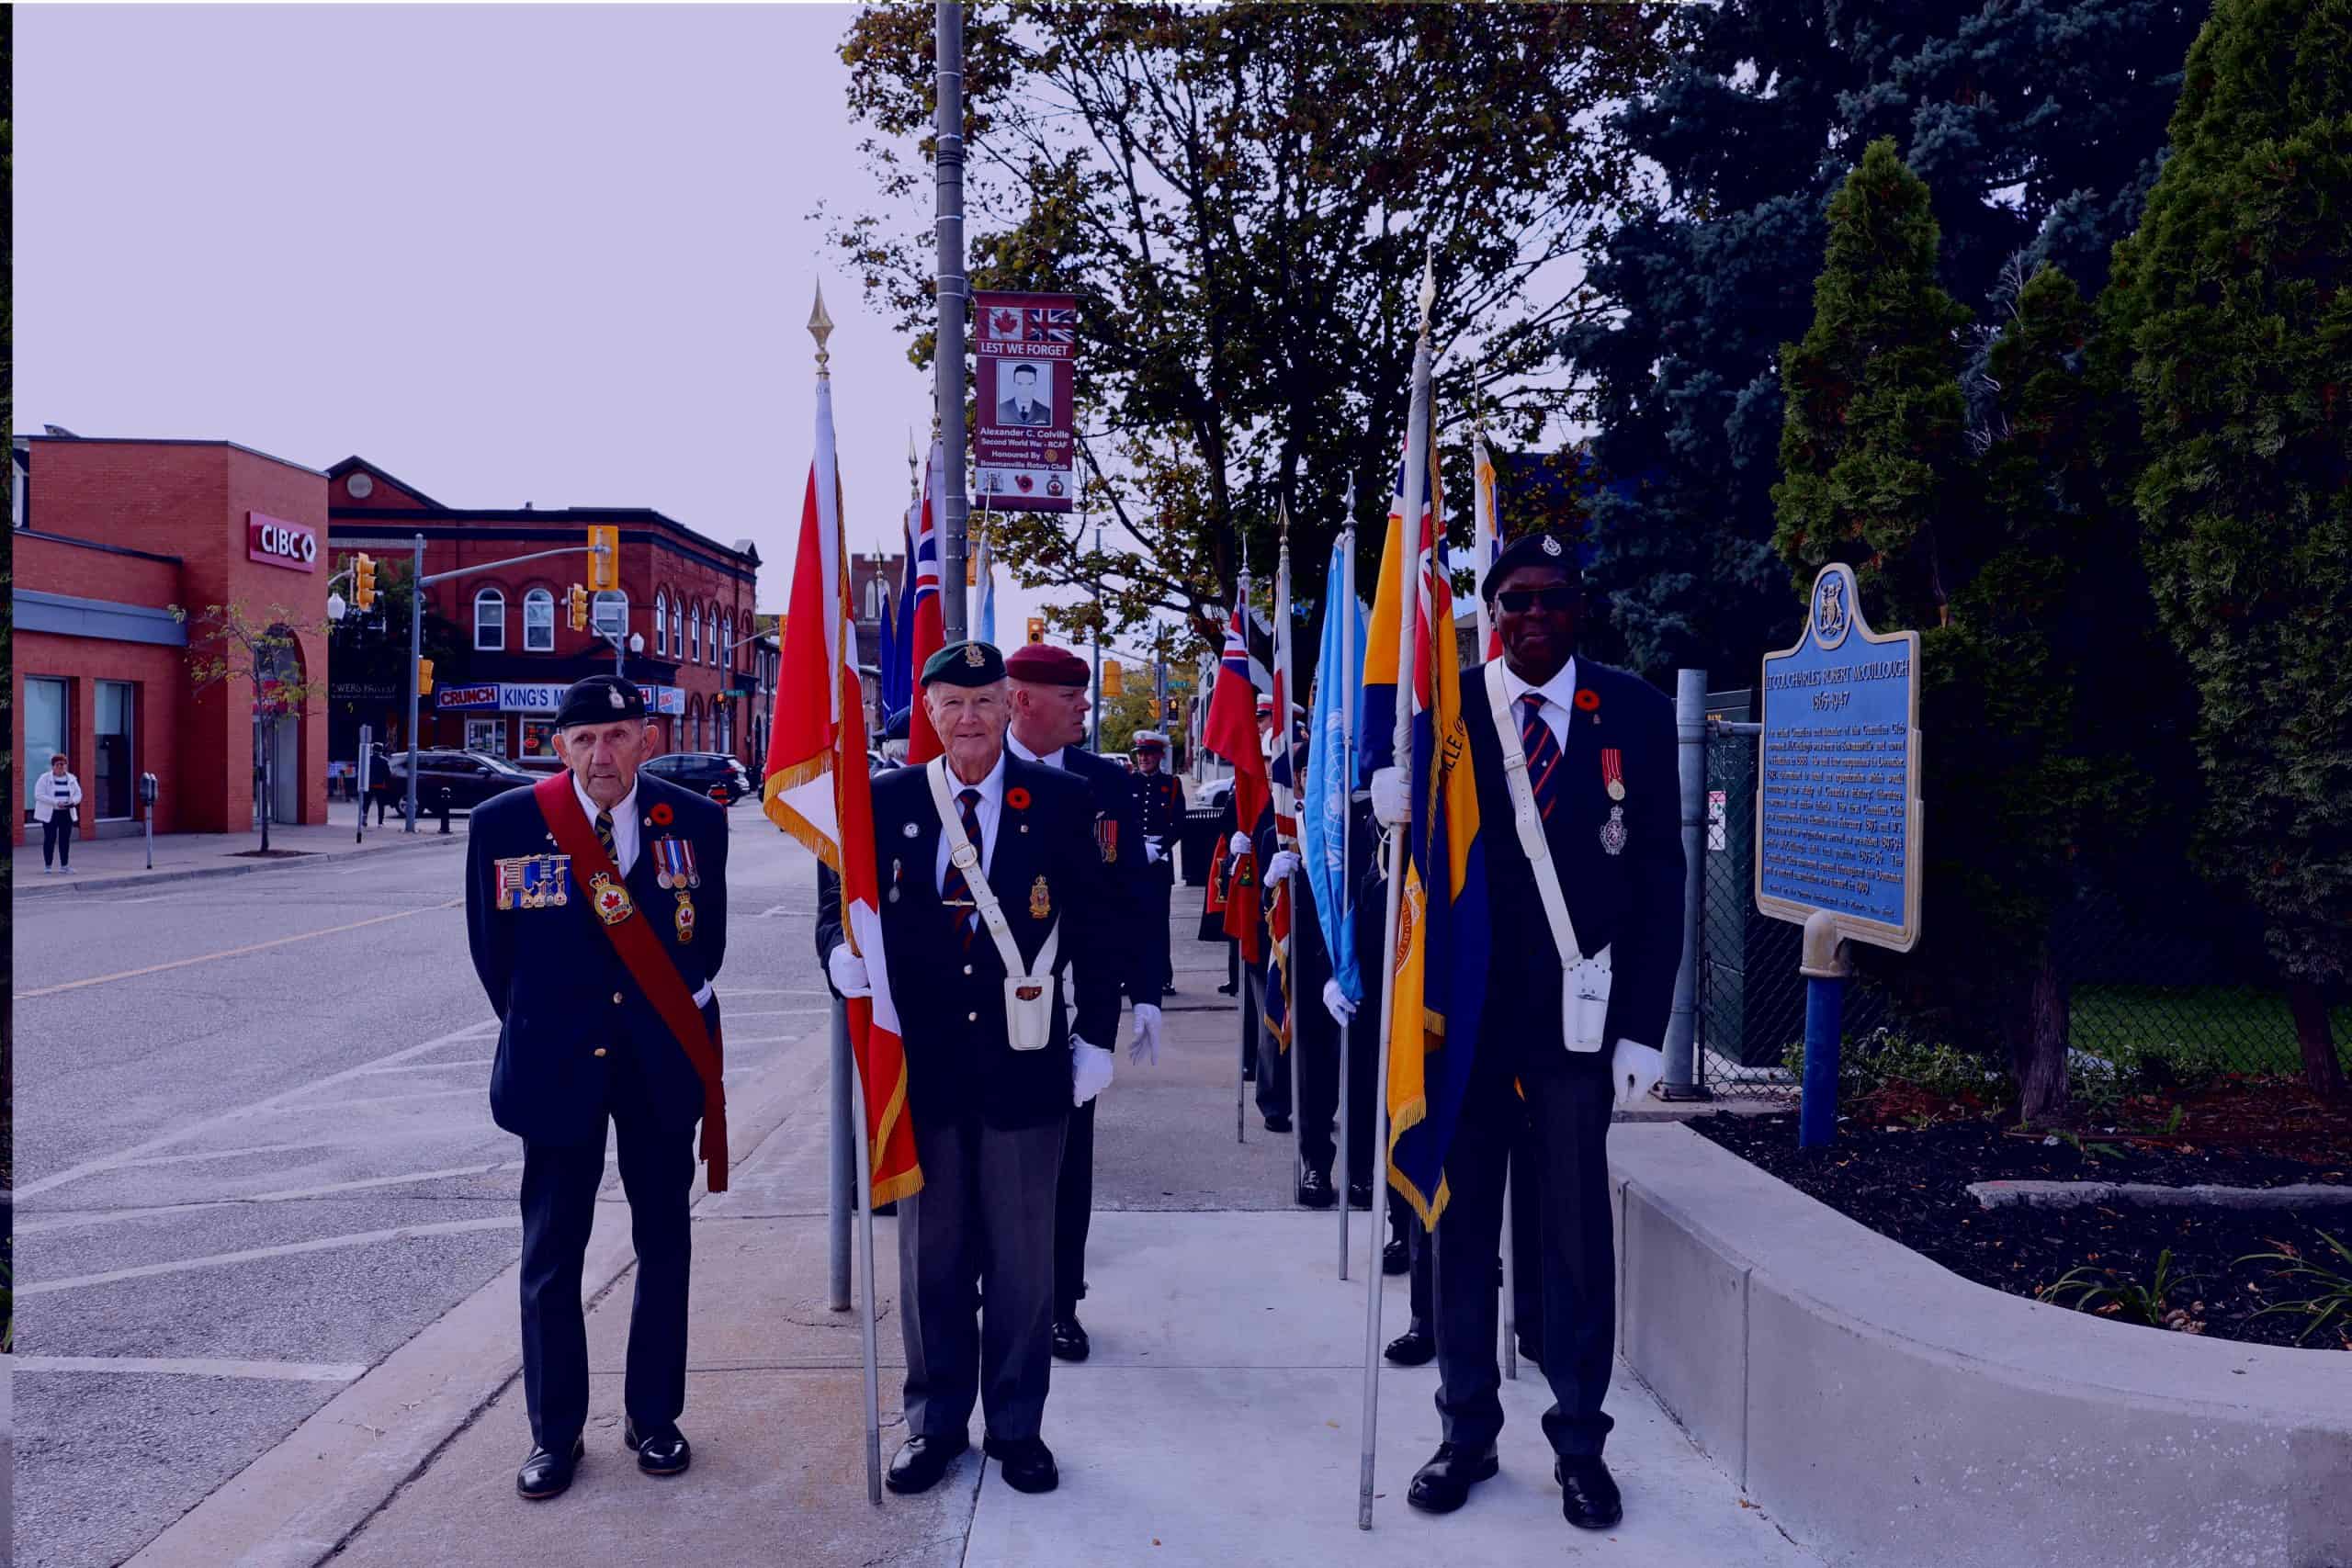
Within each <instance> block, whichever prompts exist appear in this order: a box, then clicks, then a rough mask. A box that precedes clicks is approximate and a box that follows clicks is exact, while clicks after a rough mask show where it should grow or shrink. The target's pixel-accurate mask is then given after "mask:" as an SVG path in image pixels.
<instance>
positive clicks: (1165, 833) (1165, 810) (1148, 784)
mask: <svg viewBox="0 0 2352 1568" xmlns="http://www.w3.org/2000/svg"><path fill="white" fill-rule="evenodd" d="M1135 757H1136V772H1135V781H1134V782H1135V786H1136V802H1137V805H1138V807H1139V809H1140V811H1141V813H1142V823H1143V846H1144V860H1145V873H1144V940H1145V941H1147V942H1151V943H1152V944H1153V945H1154V951H1155V953H1156V955H1157V957H1158V960H1159V989H1160V991H1161V993H1162V994H1163V995H1165V994H1167V993H1170V992H1172V991H1174V990H1175V989H1176V957H1175V953H1173V951H1172V950H1171V948H1170V938H1169V929H1168V920H1169V908H1170V904H1171V903H1172V902H1173V901H1174V898H1175V894H1176V845H1177V841H1178V840H1179V838H1180V837H1181V836H1182V833H1183V830H1184V781H1183V780H1182V779H1180V778H1178V777H1177V776H1176V775H1175V774H1174V773H1169V772H1168V771H1167V766H1168V737H1167V736H1165V735H1162V734H1161V733H1160V732H1159V730H1157V729H1139V730H1137V731H1136V739H1135Z"/></svg>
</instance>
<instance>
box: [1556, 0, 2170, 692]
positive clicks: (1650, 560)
mask: <svg viewBox="0 0 2352 1568" xmlns="http://www.w3.org/2000/svg"><path fill="white" fill-rule="evenodd" d="M2206 10H2207V6H2206V5H2205V4H2203V3H2202V0H2015V3H2010V4H1986V5H1984V6H1980V7H1976V8H1968V7H1960V6H1950V5H1946V4H1939V3H1937V0H1878V3H1874V4H1871V5H1869V6H1846V5H1838V4H1833V3H1832V0H1722V3H1721V4H1719V5H1714V6H1703V7H1696V6H1694V7H1691V8H1690V10H1689V11H1688V12H1687V13H1685V15H1684V17H1682V19H1681V21H1680V24H1679V25H1680V27H1681V28H1682V29H1683V35H1682V36H1681V37H1680V38H1679V39H1678V48H1677V55H1676V61H1675V65H1674V67H1673V69H1672V70H1671V72H1670V73H1668V78H1667V80H1666V82H1665V84H1664V85H1663V86H1662V87H1660V89H1659V90H1658V91H1657V92H1655V93H1653V94H1650V95H1648V96H1644V97H1642V98H1639V99H1637V100H1636V101H1635V102H1634V105H1633V106H1632V107H1630V108H1628V109H1627V110H1625V111H1624V112H1623V114H1621V115H1620V116H1619V117H1618V118H1617V119H1616V121H1615V122H1614V123H1615V128H1616V129H1617V130H1618V131H1619V133H1620V134H1622V135H1623V136H1624V137H1625V138H1627V140H1628V141H1630V143H1631V145H1632V147H1633V149H1634V151H1635V152H1638V153H1640V154H1641V155H1642V156H1643V157H1644V158H1645V159H1647V160H1649V161H1650V162H1651V163H1652V164H1655V165H1656V166H1657V169H1658V170H1659V171H1660V174H1661V175H1662V181H1663V184H1662V187H1661V188H1660V189H1659V190H1658V191H1657V193H1656V194H1655V197H1654V198H1653V199H1651V200H1650V201H1649V202H1648V203H1647V204H1646V205H1645V209H1643V210H1642V211H1640V212H1638V213H1637V214H1635V215H1634V216H1633V217H1631V218H1630V219H1628V220H1625V221H1623V222H1622V223H1620V224H1618V225H1617V226H1615V227H1614V228H1613V229H1612V230H1611V232H1610V233H1609V235H1608V236H1607V238H1606V240H1605V241H1604V243H1602V244H1601V245H1600V249H1599V251H1598V253H1597V254H1596V255H1595V256H1594V258H1593V263H1592V268H1591V272H1590V275H1589V285H1590V287H1591V288H1593V290H1594V291H1595V292H1596V293H1597V294H1598V295H1600V296H1601V297H1602V298H1605V299H1610V300H1611V301H1613V302H1614V303H1615V304H1616V305H1617V306H1618V307H1619V310H1618V313H1617V315H1616V316H1615V317H1614V318H1613V319H1611V320H1610V321H1601V322H1588V323H1582V324H1579V325H1577V326H1576V327H1574V328H1572V329H1571V330H1569V331H1567V332H1566V333H1564V334H1563V336H1562V340H1561V341H1562V345H1563V348H1564V351H1565V353H1566V356H1567V357H1568V359H1569V360H1570V361H1571V363H1572V364H1573V365H1574V366H1575V367H1576V368H1577V371H1578V373H1579V378H1580V380H1581V382H1582V385H1583V389H1584V390H1585V391H1586V393H1587V395H1588V396H1589V399H1590V405H1589V412H1590V415H1591V417H1592V419H1593V420H1594V422H1595V423H1597V424H1598V425H1599V427H1600V434H1599V436H1598V438H1597V440H1596V443H1595V456H1596V457H1598V459H1599V460H1600V465H1601V468H1603V470H1604V474H1603V477H1604V479H1607V480H1609V481H1610V483H1609V485H1608V486H1607V488H1605V489H1604V490H1603V491H1601V492H1600V496H1599V498H1598V500H1597V503H1596V533H1597V536H1598V550H1599V554H1598V558H1597V559H1596V561H1595V562H1594V564H1593V568H1592V570H1591V571H1590V572H1589V581H1591V582H1592V583H1593V584H1594V586H1595V588H1596V589H1597V590H1598V591H1599V592H1600V593H1601V594H1604V595H1605V596H1606V598H1607V601H1608V604H1607V611H1606V622H1605V624H1604V625H1602V626H1600V627H1598V628H1597V631H1598V634H1599V636H1600V638H1601V639H1602V640H1601V641H1600V645H1599V647H1598V651H1600V652H1602V653H1604V654H1611V655H1614V656H1616V657H1620V658H1622V659H1623V660H1626V661H1628V662H1631V663H1632V664H1634V665H1635V666H1636V667H1638V668H1641V669H1645V670H1648V671H1654V672H1655V671H1664V670H1666V669H1668V668H1671V667H1673V666H1675V665H1703V666H1705V667H1706V668H1707V669H1709V670H1710V671H1715V672H1717V677H1718V683H1719V684H1735V683H1739V682H1745V681H1746V680H1747V679H1749V678H1750V677H1751V676H1752V674H1753V672H1754V671H1755V670H1756V667H1757V662H1756V661H1757V659H1758V655H1759V654H1760V653H1761V652H1762V651H1763V650H1764V649H1766V648H1768V647H1778V646H1781V645H1783V644H1785V643H1786V642H1787V640H1788V632H1789V626H1790V614H1789V605H1788V601H1787V599H1786V597H1785V596H1784V593H1783V591H1782V584H1783V581H1784V570H1783V567H1782V564H1781V561H1780V560H1779V559H1777V558H1776V557H1775V555H1774V552H1773V549H1772V546H1771V538H1772V529H1773V505H1772V502H1771V499H1770V485H1771V483H1772V481H1773V479H1775V478H1776V468H1777V464H1776V462H1775V451H1776V447H1777V444H1778V441H1779V438H1780V434H1781V412H1782V411H1781V378H1780V376H1779V374H1778V367H1776V365H1775V364H1774V360H1773V354H1774V350H1775V349H1776V347H1777V346H1778V345H1779V344H1781V343H1783V342H1785V341H1787V340H1789V339H1791V338H1793V337H1796V336H1797V335H1798V334H1800V333H1803V332H1804V330H1805V326H1806V322H1807V321H1808V320H1809V314H1808V302H1809V299H1810V288H1811V285H1812V282H1813V279H1814V276H1815V273H1816V272H1818V271H1819V270H1820V266H1821V256H1822V250H1823V241H1824V238H1825V235H1824V228H1823V211H1824V208H1825V206H1826V202H1827V201H1828V198H1829V197H1830V195H1831V193H1832V191H1833V190H1834V189H1835V188H1836V187H1837V186H1838V183H1839V181H1841V180H1842V179H1843V178H1844V176H1845V174H1846V172H1847V171H1848V170H1849V168H1851V167H1852V165H1853V164H1854V163H1855V161H1856V160H1857V158H1858V157H1859V156H1860V150H1861V148H1862V147H1863V146H1864V145H1865V144H1867V143H1868V142H1869V141H1872V140H1874V139H1876V138H1878V137H1881V136H1892V137H1894V139H1895V144H1896V148H1897V151H1898V152H1901V153H1902V154H1903V156H1904V157H1905V159H1906V160H1907V161H1908V163H1909V164H1910V166H1911V167H1912V168H1913V169H1914V170H1916V171H1917V173H1918V174H1919V175H1921V176H1922V177H1923V178H1925V180H1926V181H1927V183H1928V186H1929V187H1930V188H1931V190H1932V192H1933V196H1934V203H1933V211H1934V216H1935V219H1936V220H1937V223H1938V226H1939V230H1940V232H1941V240H1942V243H1941V245H1940V247H1939V257H1938V262H1937V272H1938V277H1939V281H1940V282H1941V283H1942V284H1943V286H1944V288H1945V289H1946V290H1947V291H1948V292H1949V293H1950V294H1951V295H1952V297H1953V298H1955V299H1959V300H1960V301H1962V303H1963V304H1966V305H1967V306H1969V307H1970V309H1971V310H1972V311H1974V312H1976V314H1977V315H1978V317H1979V324H1980V326H1984V327H1985V328H1987V329H1988V330H1987V332H1986V333H1985V335H1987V336H1989V328H1990V326H1992V325H1993V324H1995V316H1994V309H1995V308H1994V307H1993V305H1992V303H1991V296H1992V294H1993V292H1994V290H1995V288H1996V284H1997V281H1998V279H1999V277H2000V276H2001V273H2002V270H2003V268H2004V266H2005V265H2007V263H2008V262H2009V261H2010V259H2011V258H2012V257H2015V256H2018V255H2019V254H2020V253H2022V255H2023V271H2024V272H2026V273H2030V271H2031V270H2032V268H2033V267H2035V266H2036V265H2040V264H2041V262H2043V261H2049V262H2052V263H2053V264H2055V265H2059V266H2060V267H2061V268H2062V269H2064V271H2065V272H2066V273H2067V274H2068V275H2069V276H2072V277H2074V278H2075V279H2076V280H2077V282H2078V283H2080V284H2081V285H2082V286H2083V287H2084V288H2086V289H2091V290H2095V289H2096V288H2098V285H2099V284H2100V282H2101V281H2102V280H2103V278H2104V276H2105V272H2106V260H2107V254H2108V251H2109V247H2110V246H2111V245H2112V244H2113V243H2114V242H2115V241H2116V240H2117V239H2118V238H2120V236H2121V235H2123V234H2124V233H2127V232H2128V231H2130V229H2131V224H2132V223H2133V221H2135V220H2136V218H2137V215H2138V212H2139V209H2140V204H2141V201H2142V199H2143V197H2144V195H2145V193H2146V191H2147V188H2148V186H2149V185H2150V183H2151V182H2152V181H2153V179H2154V175H2155V169H2156V165H2157V161H2158V157H2159V155H2160V153H2161V152H2162V148H2163V140H2164V125H2165V117H2166V116H2167V115H2169V114H2170V113H2171V111H2172V107H2173V104H2174V101H2175V99H2176V98H2177V95H2178V91H2179V80H2180V62H2181V59H2182V56H2183V55H2184V53H2185V52H2186V51H2187V50H2188V43H2189V40H2190V39H2191V38H2192V37H2193V36H2194V35H2195V32H2196V28H2197V26H2198V24H2199V21H2200V20H2201V19H2202V18H2203V17H2204V15H2205V12H2206Z"/></svg>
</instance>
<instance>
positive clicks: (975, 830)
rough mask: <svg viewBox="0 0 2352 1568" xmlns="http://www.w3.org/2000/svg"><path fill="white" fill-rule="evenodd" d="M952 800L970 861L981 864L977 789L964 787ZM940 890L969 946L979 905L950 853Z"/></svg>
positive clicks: (975, 924) (966, 944) (984, 860)
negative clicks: (968, 843) (960, 818)
mask: <svg viewBox="0 0 2352 1568" xmlns="http://www.w3.org/2000/svg"><path fill="white" fill-rule="evenodd" d="M956 805H957V806H958V807H961V808H962V813H963V818H964V837H966V838H967V839H969V840H971V841H972V853H973V855H974V856H975V857H976V858H975V860H974V863H975V864H984V863H986V860H987V855H986V852H984V851H983V850H982V849H981V847H980V792H979V791H978V790H976V789H967V790H966V791H964V792H963V793H962V794H961V795H957V796H956ZM940 893H941V895H942V897H944V899H945V901H946V904H947V908H949V910H950V911H952V915H953V919H955V921H956V931H957V932H958V933H960V934H961V935H962V937H963V939H964V945H965V946H966V947H969V946H971V945H972V937H973V934H974V933H975V932H976V931H978V930H979V924H980V911H979V906H978V904H977V903H975V902H974V901H973V898H972V885H971V884H970V883H968V882H967V881H965V880H964V868H963V867H962V866H959V865H957V864H956V859H955V857H954V856H953V855H950V856H949V857H948V860H947V880H946V884H945V886H943V887H942V888H941V889H940Z"/></svg>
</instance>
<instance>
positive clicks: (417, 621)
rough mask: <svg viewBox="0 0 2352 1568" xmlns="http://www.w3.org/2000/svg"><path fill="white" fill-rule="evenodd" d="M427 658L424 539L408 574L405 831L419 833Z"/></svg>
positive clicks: (419, 544) (417, 549) (417, 541)
mask: <svg viewBox="0 0 2352 1568" xmlns="http://www.w3.org/2000/svg"><path fill="white" fill-rule="evenodd" d="M422 658H424V535H422V534H419V535H418V536H416V564H415V566H414V567H413V568H412V569H411V570H410V571H409V574H408V794H407V804H406V806H405V807H402V811H403V814H404V815H403V820H402V821H401V832H403V833H413V832H415V831H416V661H417V660H420V659H422Z"/></svg>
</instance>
